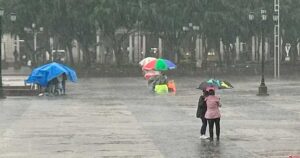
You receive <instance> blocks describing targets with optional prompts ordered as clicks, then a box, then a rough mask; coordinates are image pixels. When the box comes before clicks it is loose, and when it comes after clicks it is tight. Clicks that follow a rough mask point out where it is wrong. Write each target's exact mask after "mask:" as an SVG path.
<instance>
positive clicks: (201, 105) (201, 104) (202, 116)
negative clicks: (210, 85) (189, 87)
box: [196, 90, 208, 139]
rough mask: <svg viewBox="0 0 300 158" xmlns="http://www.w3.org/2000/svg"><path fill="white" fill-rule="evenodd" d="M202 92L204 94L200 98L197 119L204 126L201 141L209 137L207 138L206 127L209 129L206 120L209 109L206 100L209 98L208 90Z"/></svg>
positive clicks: (201, 131) (201, 130)
mask: <svg viewBox="0 0 300 158" xmlns="http://www.w3.org/2000/svg"><path fill="white" fill-rule="evenodd" d="M202 92H203V94H202V95H201V96H200V98H199V101H198V108H197V113H196V117H197V118H200V119H201V121H202V126H201V129H200V139H207V138H208V137H207V136H205V133H206V127H207V120H206V118H205V113H206V109H207V107H206V101H205V98H206V97H207V96H208V92H207V91H206V90H203V91H202Z"/></svg>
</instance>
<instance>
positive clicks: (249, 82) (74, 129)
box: [0, 76, 300, 158]
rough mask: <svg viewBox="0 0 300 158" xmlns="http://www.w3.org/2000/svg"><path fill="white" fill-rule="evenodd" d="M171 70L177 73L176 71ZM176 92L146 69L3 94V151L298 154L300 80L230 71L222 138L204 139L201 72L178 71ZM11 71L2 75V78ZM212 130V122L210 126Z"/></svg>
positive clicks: (214, 156) (224, 156) (206, 156)
mask: <svg viewBox="0 0 300 158" xmlns="http://www.w3.org/2000/svg"><path fill="white" fill-rule="evenodd" d="M170 77H172V76H170ZM174 79H175V81H176V86H177V93H176V94H165V95H154V94H152V93H151V92H149V90H148V89H147V81H146V80H144V79H143V77H130V78H128V77H125V78H81V79H80V80H79V82H78V83H77V84H72V83H70V82H68V83H67V87H68V88H67V95H65V96H59V97H48V96H42V97H39V96H33V97H28V96H24V97H7V98H6V99H5V100H0V106H1V115H0V116H1V117H0V125H1V128H0V132H1V137H0V144H1V147H0V157H5V158H6V157H9V158H10V157H11V158H16V157H26V158H27V157H30V158H40V157H153V158H154V157H155V158H156V157H168V158H175V157H176V158H177V157H178V158H179V157H180V158H181V157H184V158H185V157H195V158H198V157H203V158H210V157H211V158H232V157H237V158H240V157H247V158H248V157H251V158H252V157H255V158H256V157H257V158H261V157H271V158H275V157H276V158H277V157H278V158H279V157H282V158H284V157H286V158H287V157H288V156H291V155H293V156H297V155H300V152H299V151H300V139H299V137H300V134H299V130H300V123H299V120H300V116H299V115H300V110H299V103H298V102H299V95H300V92H299V88H300V84H299V81H298V80H293V79H284V80H274V79H269V78H268V79H267V80H266V85H267V86H268V93H269V94H270V95H269V96H267V97H261V96H257V95H256V94H257V92H258V89H257V87H258V86H259V84H258V82H257V81H258V80H260V77H248V78H247V77H244V78H241V79H237V78H234V77H227V78H226V77H224V79H226V80H229V81H231V83H232V84H233V85H234V88H233V89H225V90H218V91H217V95H218V96H220V97H221V102H222V108H221V115H222V117H221V138H220V141H219V142H217V141H213V142H209V141H208V140H200V139H199V135H200V134H199V130H200V125H201V121H200V119H198V118H196V116H195V113H196V108H197V106H196V104H197V101H198V98H199V95H200V94H201V91H200V90H198V89H195V87H197V86H198V85H199V81H201V80H204V79H205V78H201V77H174ZM5 81H6V78H5V77H4V83H5ZM206 134H208V129H207V131H206Z"/></svg>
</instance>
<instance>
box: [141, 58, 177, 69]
mask: <svg viewBox="0 0 300 158" xmlns="http://www.w3.org/2000/svg"><path fill="white" fill-rule="evenodd" d="M175 68H176V65H175V64H174V63H173V62H172V61H170V60H167V59H162V58H159V59H156V60H152V61H150V62H149V63H147V64H145V65H144V66H143V70H156V71H166V70H172V69H175Z"/></svg>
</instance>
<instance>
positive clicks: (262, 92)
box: [257, 9, 269, 96]
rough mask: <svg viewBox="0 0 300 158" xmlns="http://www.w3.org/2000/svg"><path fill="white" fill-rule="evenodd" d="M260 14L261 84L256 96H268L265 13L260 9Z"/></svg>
mask: <svg viewBox="0 0 300 158" xmlns="http://www.w3.org/2000/svg"><path fill="white" fill-rule="evenodd" d="M260 13H261V20H262V22H261V25H262V26H261V36H262V60H261V82H260V86H259V87H258V94H257V95H258V96H268V95H269V94H268V88H267V86H266V84H265V30H264V26H265V22H266V21H267V11H266V10H264V9H262V10H261V11H260Z"/></svg>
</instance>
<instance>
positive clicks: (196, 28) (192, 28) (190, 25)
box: [182, 23, 200, 60]
mask: <svg viewBox="0 0 300 158" xmlns="http://www.w3.org/2000/svg"><path fill="white" fill-rule="evenodd" d="M182 30H183V31H184V32H188V31H199V30H200V26H197V25H194V24H193V23H188V26H183V27H182ZM194 41H195V40H194V36H192V42H194ZM190 49H191V48H190ZM190 51H191V55H192V56H191V57H192V59H191V60H194V59H195V50H194V51H192V50H190Z"/></svg>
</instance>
